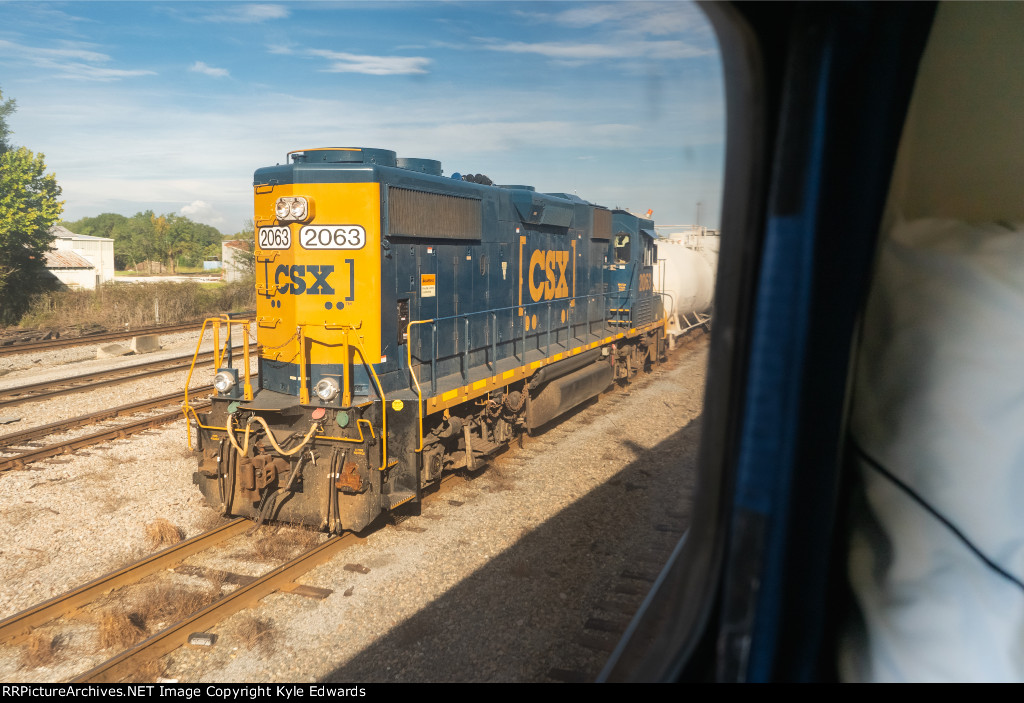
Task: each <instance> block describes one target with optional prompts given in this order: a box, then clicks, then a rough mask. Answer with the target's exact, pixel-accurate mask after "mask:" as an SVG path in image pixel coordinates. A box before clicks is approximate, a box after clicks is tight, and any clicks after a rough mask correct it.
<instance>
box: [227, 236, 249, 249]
mask: <svg viewBox="0 0 1024 703" xmlns="http://www.w3.org/2000/svg"><path fill="white" fill-rule="evenodd" d="M221 244H223V245H224V246H226V247H228V248H229V249H242V250H243V251H244V250H246V249H248V248H249V240H248V239H228V240H227V241H224V242H221Z"/></svg>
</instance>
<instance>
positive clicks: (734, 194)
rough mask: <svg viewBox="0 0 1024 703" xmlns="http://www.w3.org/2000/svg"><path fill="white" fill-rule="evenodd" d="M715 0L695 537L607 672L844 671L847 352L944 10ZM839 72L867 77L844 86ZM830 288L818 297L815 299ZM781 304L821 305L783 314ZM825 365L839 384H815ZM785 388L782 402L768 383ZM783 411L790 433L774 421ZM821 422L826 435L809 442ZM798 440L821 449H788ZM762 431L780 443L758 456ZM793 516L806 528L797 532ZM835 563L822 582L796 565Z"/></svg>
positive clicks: (682, 676) (823, 567) (631, 675)
mask: <svg viewBox="0 0 1024 703" xmlns="http://www.w3.org/2000/svg"><path fill="white" fill-rule="evenodd" d="M700 7H701V9H702V10H703V11H704V13H705V15H706V17H707V18H708V20H709V22H710V23H711V25H712V27H713V29H714V31H715V33H716V36H717V38H718V44H719V51H720V57H721V61H722V66H723V75H724V80H725V96H726V158H725V180H724V187H723V197H722V217H721V231H722V233H723V236H722V241H721V252H720V257H719V268H718V274H717V280H716V288H715V326H714V329H713V331H712V335H711V341H710V347H709V353H708V357H709V358H708V374H707V378H708V380H707V386H706V389H705V393H706V397H705V404H704V416H703V429H702V436H701V443H700V449H699V461H698V475H697V488H696V491H695V494H694V495H695V497H694V505H693V512H692V520H691V526H690V528H689V530H688V531H687V533H686V534H685V535H684V536H683V538H682V539H681V540H680V541H679V543H678V544H677V546H676V549H675V551H674V552H673V554H672V555H671V557H670V558H669V561H668V562H667V563H666V565H665V567H664V568H663V569H662V571H661V573H660V575H659V577H658V578H657V580H656V582H655V584H654V586H653V588H652V590H651V592H650V594H649V595H648V597H647V599H646V600H645V603H644V605H643V606H642V607H641V611H640V613H638V615H637V617H635V618H634V620H633V622H632V623H631V625H630V627H629V629H628V630H627V632H626V634H625V635H624V636H623V638H622V640H621V642H620V644H619V646H618V647H617V649H616V651H615V652H614V653H613V655H612V657H611V658H610V659H609V662H608V664H607V665H606V667H605V669H604V670H603V671H602V673H601V675H600V676H599V678H598V680H599V681H679V680H719V681H746V680H755V681H757V680H761V681H767V680H779V679H781V680H812V679H834V678H835V676H836V673H835V669H834V667H835V658H834V657H833V656H831V655H833V654H834V651H835V650H834V641H835V634H836V630H835V627H836V623H835V621H834V620H830V618H832V617H833V616H832V613H830V612H829V610H828V608H827V607H826V606H827V605H835V604H836V602H837V600H836V599H837V598H838V599H840V601H839V602H842V599H843V598H846V601H845V602H846V603H848V602H849V594H848V592H846V593H837V592H836V591H837V588H838V589H839V590H841V586H837V584H839V583H840V582H845V580H844V579H843V578H842V576H841V571H842V568H843V566H844V564H845V549H844V546H845V535H844V534H842V533H841V528H842V524H841V520H842V515H841V514H840V513H841V507H840V506H841V505H844V504H845V503H844V502H843V501H842V500H840V498H839V494H840V493H843V492H844V491H845V492H848V490H849V486H848V485H846V482H848V481H849V476H848V475H844V473H843V466H844V463H843V451H844V448H843V437H844V430H845V421H846V417H845V412H846V408H847V407H848V400H849V398H848V390H849V388H848V383H849V370H850V361H851V357H852V350H853V346H854V342H855V335H856V326H857V321H858V319H859V310H860V308H861V305H862V302H863V296H864V295H865V294H866V288H867V286H866V283H867V280H868V278H869V275H870V264H871V261H872V260H873V253H874V246H875V243H876V242H877V237H878V232H879V223H880V221H881V219H882V209H883V206H884V202H885V199H886V197H887V193H888V183H889V180H888V179H889V178H891V175H892V167H893V166H894V163H895V152H896V146H897V143H898V141H899V136H900V133H901V132H902V127H903V124H904V121H905V119H906V110H907V106H908V103H909V99H910V94H911V92H912V88H913V82H914V78H915V76H916V70H917V63H918V60H919V59H920V56H921V54H922V52H923V49H924V45H925V43H926V39H927V36H928V33H929V30H930V25H931V18H932V16H933V14H934V11H935V4H934V3H913V4H910V5H887V4H885V3H882V4H875V3H867V2H866V3H849V4H843V5H842V6H838V5H828V4H826V5H816V4H809V5H804V4H800V3H795V4H785V5H776V4H770V5H768V6H767V7H766V6H764V5H759V4H756V3H755V4H749V5H741V4H732V3H701V4H700ZM901 30H902V32H903V34H901ZM872 41H875V42H877V45H873V44H872ZM879 46H880V47H881V50H879ZM865 47H871V51H870V52H867V51H866V49H865ZM844 61H845V62H846V63H842V62H844ZM850 67H852V68H850ZM843 69H848V70H847V73H846V74H841V73H840V72H841V71H842V70H843ZM886 71H888V72H889V73H886ZM837 75H843V77H844V78H848V77H851V76H852V77H853V78H854V79H855V80H854V84H853V85H852V86H850V87H849V89H845V88H844V90H843V91H835V92H834V93H830V92H829V89H830V88H831V87H832V86H833V85H838V84H839V83H840V81H839V80H838V79H837ZM830 80H831V81H832V83H830V82H829V81H830ZM876 83H878V84H880V85H879V86H878V87H876ZM840 93H841V94H840ZM865 98H868V99H870V98H878V99H877V100H875V101H874V102H872V103H868V106H870V108H871V110H869V111H868V114H867V116H864V115H862V114H860V113H858V112H857V111H856V110H855V109H850V108H854V107H863V106H864V105H863V103H858V102H857V101H858V100H864V99H865ZM847 103H849V104H847ZM836 105H842V106H845V107H847V109H846V110H845V111H842V110H837V109H836V108H835V106H836ZM816 120H817V122H815V121H816ZM823 125H827V127H828V128H829V129H828V130H826V129H825V128H824V126H823ZM839 135H842V140H840V137H839ZM858 147H865V148H863V149H861V148H858ZM843 164H846V165H852V166H853V167H852V168H848V169H846V170H843V168H841V166H842V165H843ZM865 181H866V184H865ZM822 183H824V185H822ZM830 228H831V231H829V229H830ZM826 233H827V234H830V235H833V236H831V238H826V237H825V236H824V235H825V234H826ZM843 235H847V236H846V237H844V236H843ZM849 235H853V236H849ZM780 241H784V242H789V243H790V244H796V245H798V246H799V247H801V248H802V251H800V250H798V251H796V252H795V253H794V254H793V256H794V257H795V258H796V259H797V260H798V261H799V262H800V263H799V265H798V266H797V267H795V268H794V269H793V272H794V273H795V276H789V277H787V275H788V274H789V273H790V271H786V270H785V266H784V265H783V266H780V265H779V260H780V259H779V257H780V249H779V243H780ZM816 247H817V248H816ZM844 255H847V256H850V257H852V262H851V263H852V265H850V266H848V267H846V268H847V269H848V270H844V271H842V275H841V276H840V278H841V279H842V280H841V282H840V283H833V282H831V281H829V280H828V279H827V277H824V278H823V275H824V274H818V271H819V270H820V269H826V267H827V265H829V264H831V265H836V264H843V263H845V261H844V260H843V256H844ZM783 274H785V275H783ZM793 278H798V279H799V280H796V281H794V280H792V279H793ZM842 284H846V285H847V286H848V289H844V288H843V287H842ZM800 287H803V291H802V293H801V291H799V290H797V289H798V288H800ZM822 291H824V293H825V294H826V295H824V296H823V300H819V299H817V298H816V299H815V300H814V301H813V305H812V303H811V302H809V301H808V300H807V296H809V294H810V292H814V293H818V292H822ZM801 295H803V297H801ZM787 296H788V297H787ZM766 301H767V302H766ZM780 301H781V302H782V303H787V302H792V301H798V302H801V304H803V305H805V306H807V307H806V308H804V309H799V308H798V309H795V310H794V309H785V307H784V306H783V308H782V309H771V310H770V311H769V305H768V303H769V302H775V303H778V302H780ZM830 301H831V302H838V306H837V307H838V308H839V310H838V314H837V311H836V310H834V309H832V308H831V307H830V306H829V302H830ZM759 307H761V308H762V309H760V310H759V309H758V308H759ZM773 320H774V322H775V323H779V322H780V321H785V322H787V324H788V323H792V324H793V326H794V327H795V328H798V329H796V330H794V331H792V332H787V333H786V334H785V335H783V336H782V340H783V342H786V343H788V344H789V347H786V346H785V345H783V346H784V348H782V349H775V350H771V349H770V348H769V347H770V345H768V344H766V340H767V341H772V339H773V337H772V335H771V334H769V333H767V331H770V328H766V325H768V324H771V322H772V321H773ZM812 330H813V331H814V332H815V333H816V334H818V335H820V339H819V338H817V337H814V336H812V335H811V334H810V331H812ZM776 337H779V335H776ZM790 347H791V348H792V350H793V351H795V352H797V353H796V354H790V353H789V352H790V351H791V348H790ZM822 349H824V350H825V351H826V352H827V353H826V354H823V355H821V357H818V356H815V355H814V354H813V352H815V351H819V350H822ZM805 353H806V355H807V356H806V360H807V363H806V365H805V366H806V368H803V366H804V364H803V361H804V358H805V357H803V356H801V355H802V354H805ZM815 374H819V375H821V377H822V378H823V379H824V381H823V382H820V383H819V382H816V381H813V382H811V383H810V385H806V384H804V385H803V386H801V379H808V378H809V379H814V378H815ZM766 379H767V381H768V383H765V381H766ZM752 382H753V383H754V384H755V385H754V386H753V387H751V385H750V384H751V383H752ZM758 384H759V385H758ZM787 384H788V385H787ZM773 387H776V388H781V389H783V390H784V391H785V394H784V396H785V397H779V398H776V397H775V396H770V395H768V394H766V390H770V389H771V388H773ZM820 408H825V409H826V412H824V413H822V414H820V415H819V416H817V417H816V416H815V415H814V414H813V411H814V410H815V409H820ZM758 413H760V414H758ZM772 413H774V414H775V415H776V416H777V417H778V418H780V419H778V420H776V421H775V424H777V425H778V426H780V427H782V429H783V430H784V431H785V432H784V434H785V435H786V436H785V437H784V438H783V440H779V439H778V437H777V436H772V435H771V432H770V430H771V429H772V428H771V425H772V424H773V423H772V422H764V419H765V418H766V417H770V416H771V414H772ZM819 420H820V422H821V425H822V426H823V431H822V432H820V433H818V434H819V435H821V436H808V435H807V430H809V429H812V426H811V425H810V424H809V423H811V422H815V421H819ZM757 421H761V422H762V425H761V426H757ZM751 422H753V423H754V425H753V426H754V427H755V429H749V427H747V426H748V425H750V423H751ZM801 423H803V424H801ZM765 426H768V427H767V428H768V430H769V431H768V432H766V431H765ZM797 439H802V440H804V441H805V443H806V446H803V445H797V446H796V447H793V446H788V447H787V446H785V445H786V443H787V442H794V441H796V440H797ZM759 442H760V443H761V446H762V447H763V446H765V443H766V442H767V443H768V445H767V446H769V447H770V448H772V449H774V450H775V451H776V454H774V455H771V456H768V457H762V456H755V457H754V458H753V459H752V458H751V455H752V454H756V452H752V451H751V447H754V448H755V449H756V448H757V447H758V443H759ZM772 443H774V445H773V444H772ZM787 452H788V453H787ZM741 462H745V463H741ZM787 462H789V463H787ZM815 462H818V463H817V464H816V463H815ZM815 471H817V473H819V474H822V476H820V477H818V476H816V475H815V473H814V472H815ZM759 472H760V473H759ZM798 477H799V478H801V479H803V478H808V479H809V481H808V482H809V484H810V485H809V486H806V487H805V486H803V485H801V484H800V482H799V481H798V480H797V479H798ZM822 495H824V496H825V497H826V498H827V499H826V500H825V501H820V500H819V499H820V498H821V497H822ZM744 499H745V500H746V501H747V503H746V504H745V505H744V503H743V500H744ZM751 501H754V502H755V503H756V502H757V501H760V504H759V505H758V506H757V508H756V509H751V507H750V506H751ZM773 510H775V511H776V512H774V513H773V512H772V511H773ZM799 520H804V522H800V521H799ZM791 523H792V524H794V525H796V524H799V525H800V530H798V531H794V532H789V531H788V530H787V527H788V525H790V524H791ZM808 525H810V527H808ZM819 526H820V527H821V528H822V529H820V530H819V529H817V528H818V527H819ZM787 539H788V540H789V541H786V540H787ZM822 555H824V558H823V559H822V563H820V564H819V563H813V568H810V569H808V570H807V571H808V572H809V574H805V573H802V572H801V573H794V572H797V571H801V569H798V568H796V567H797V566H798V565H799V566H805V565H807V564H808V563H809V562H808V561H807V559H808V558H812V559H813V558H814V557H822ZM799 557H803V558H804V560H803V561H800V560H799ZM787 565H789V566H791V567H793V568H791V569H786V568H785V567H786V566H787ZM783 615H788V616H790V617H789V618H788V619H786V620H785V622H787V623H788V624H787V626H786V627H783V626H782V623H783ZM800 615H808V616H809V618H808V619H810V620H813V622H811V623H805V622H804V621H803V620H802V619H801V617H800ZM828 637H832V638H833V639H832V640H827V639H826V638H828ZM823 643H825V646H823ZM830 657H831V659H830Z"/></svg>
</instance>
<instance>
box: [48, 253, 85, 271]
mask: <svg viewBox="0 0 1024 703" xmlns="http://www.w3.org/2000/svg"><path fill="white" fill-rule="evenodd" d="M45 256H46V268H48V269H91V268H94V267H93V265H92V264H90V263H89V262H88V261H87V260H86V259H85V258H84V257H82V256H79V255H78V254H76V253H75V252H73V251H61V250H60V249H57V250H56V251H48V252H46V255H45Z"/></svg>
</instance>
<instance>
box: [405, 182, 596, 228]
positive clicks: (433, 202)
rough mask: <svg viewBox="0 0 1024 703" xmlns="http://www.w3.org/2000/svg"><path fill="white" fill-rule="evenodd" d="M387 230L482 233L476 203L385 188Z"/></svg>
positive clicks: (457, 198) (414, 191)
mask: <svg viewBox="0 0 1024 703" xmlns="http://www.w3.org/2000/svg"><path fill="white" fill-rule="evenodd" d="M609 214H610V213H609ZM609 221H610V220H609ZM388 229H389V230H390V234H391V235H393V236H399V237H433V238H439V239H480V238H481V235H482V230H483V225H482V215H481V207H480V201H479V200H475V199H473V198H462V197H459V196H456V195H441V194H440V193H425V192H423V191H420V190H408V189H406V188H388Z"/></svg>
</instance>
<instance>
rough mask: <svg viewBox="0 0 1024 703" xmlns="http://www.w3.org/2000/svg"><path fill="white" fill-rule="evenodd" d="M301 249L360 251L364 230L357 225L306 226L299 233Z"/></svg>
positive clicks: (364, 242) (364, 236)
mask: <svg viewBox="0 0 1024 703" xmlns="http://www.w3.org/2000/svg"><path fill="white" fill-rule="evenodd" d="M299 243H300V244H301V245H302V248H303V249H362V248H363V245H364V244H366V230H364V229H363V228H362V227H360V226H359V225H307V226H305V227H303V228H302V229H301V230H300V232H299Z"/></svg>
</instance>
